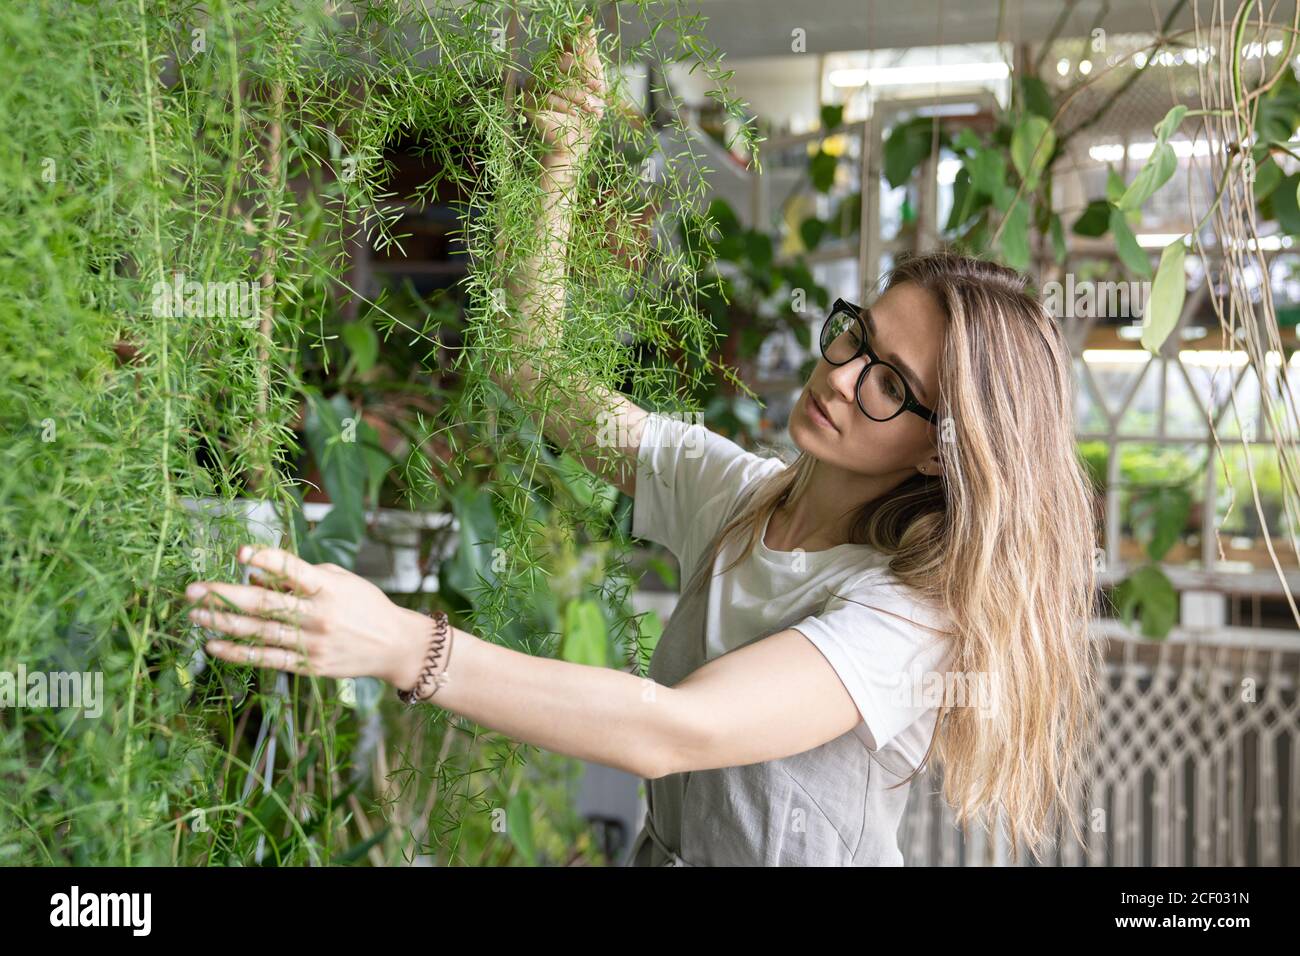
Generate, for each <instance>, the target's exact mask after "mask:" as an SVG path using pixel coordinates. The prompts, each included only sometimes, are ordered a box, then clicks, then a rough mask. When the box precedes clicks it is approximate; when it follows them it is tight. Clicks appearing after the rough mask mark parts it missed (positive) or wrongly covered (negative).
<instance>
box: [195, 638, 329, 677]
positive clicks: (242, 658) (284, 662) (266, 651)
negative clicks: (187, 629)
mask: <svg viewBox="0 0 1300 956" xmlns="http://www.w3.org/2000/svg"><path fill="white" fill-rule="evenodd" d="M206 649H207V652H208V653H209V654H211V655H212V656H213V657H216V658H219V659H221V660H223V661H230V663H232V664H253V665H257V666H260V667H273V668H275V669H276V670H280V671H289V672H291V673H294V674H307V675H313V674H315V671H314V670H313V669H312V666H311V663H310V662H309V661H308V660H307V658H306V657H304V656H303V655H302V654H299V653H298V652H297V651H288V650H283V649H281V648H278V647H255V646H253V645H251V644H234V643H231V642H230V641H208V643H207V645H206Z"/></svg>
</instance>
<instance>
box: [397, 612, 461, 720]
mask: <svg viewBox="0 0 1300 956" xmlns="http://www.w3.org/2000/svg"><path fill="white" fill-rule="evenodd" d="M430 617H432V618H433V624H434V627H433V640H431V641H430V642H429V656H428V658H427V659H426V660H425V664H424V668H423V669H422V670H421V671H420V677H419V679H418V680H416V682H415V686H414V687H412V688H411V689H410V690H401V689H400V688H399V689H398V691H397V697H398V699H399V700H401V702H402V703H403V704H410V705H412V706H414V705H415V704H418V703H419V702H420V701H422V700H428V699H429V698H430V697H432V696H433V695H434V694H436V693H438V691H439V690H441V689H442V685H443V684H445V683H447V680H448V677H447V665H448V664H450V663H451V622H450V621H448V620H447V613H446V612H445V611H435V612H434V613H433V614H431V615H430ZM444 648H446V651H447V653H446V655H443V654H442V651H443V649H444ZM439 657H442V667H441V669H439V667H438V659H439ZM430 678H432V679H433V685H434V686H433V691H432V692H431V693H429V694H428V695H427V696H426V695H424V694H421V693H420V690H421V688H423V687H424V685H425V684H426V683H428V681H429V679H430Z"/></svg>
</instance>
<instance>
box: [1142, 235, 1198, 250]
mask: <svg viewBox="0 0 1300 956" xmlns="http://www.w3.org/2000/svg"><path fill="white" fill-rule="evenodd" d="M1185 235H1187V233H1185V232H1139V233H1138V234H1137V241H1138V245H1139V246H1141V247H1142V248H1143V249H1163V248H1164V247H1165V246H1167V245H1169V243H1171V242H1173V241H1174V240H1175V239H1181V238H1183V236H1185Z"/></svg>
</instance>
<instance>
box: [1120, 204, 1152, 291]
mask: <svg viewBox="0 0 1300 956" xmlns="http://www.w3.org/2000/svg"><path fill="white" fill-rule="evenodd" d="M1110 232H1111V235H1113V236H1114V237H1115V251H1116V252H1118V253H1119V261H1120V262H1122V263H1124V266H1125V268H1127V269H1128V270H1129V271H1130V272H1132V273H1133V274H1134V275H1139V276H1141V277H1142V278H1144V279H1149V278H1151V260H1150V258H1149V257H1148V256H1147V253H1146V250H1145V249H1143V248H1142V247H1141V246H1139V245H1138V241H1137V237H1136V236H1134V235H1133V230H1132V229H1130V228H1129V226H1128V220H1127V219H1125V218H1124V213H1123V211H1122V210H1121V209H1120V208H1119V207H1118V206H1111V207H1110Z"/></svg>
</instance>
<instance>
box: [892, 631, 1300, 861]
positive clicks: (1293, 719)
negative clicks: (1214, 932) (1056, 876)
mask: <svg viewBox="0 0 1300 956" xmlns="http://www.w3.org/2000/svg"><path fill="white" fill-rule="evenodd" d="M1117 627H1118V626H1117V625H1113V624H1099V625H1098V630H1099V631H1100V632H1101V633H1100V634H1099V635H1098V638H1097V639H1099V640H1105V641H1106V642H1107V652H1106V657H1107V669H1108V682H1107V686H1106V689H1105V691H1104V692H1103V697H1102V701H1101V708H1102V713H1101V720H1100V721H1099V728H1100V739H1099V741H1098V747H1097V749H1096V751H1095V753H1094V755H1093V761H1092V763H1093V772H1092V775H1091V779H1090V782H1089V784H1088V793H1086V794H1085V795H1084V799H1083V805H1082V806H1081V808H1080V809H1081V810H1082V811H1083V820H1084V821H1085V823H1084V825H1085V827H1086V841H1085V843H1084V844H1080V843H1078V842H1077V841H1075V840H1073V839H1072V838H1068V839H1064V840H1062V841H1060V842H1058V844H1057V846H1056V847H1054V848H1053V849H1052V850H1051V852H1049V853H1048V854H1047V855H1046V857H1045V858H1044V860H1043V861H1042V864H1041V865H1049V866H1296V865H1297V864H1300V759H1297V746H1296V745H1297V740H1298V739H1300V700H1297V693H1296V688H1297V685H1298V683H1300V637H1297V636H1295V635H1292V634H1284V633H1281V632H1261V631H1244V630H1235V629H1232V630H1229V631H1225V632H1223V633H1221V634H1216V635H1214V636H1209V637H1205V638H1199V637H1197V636H1195V635H1189V634H1187V633H1182V634H1175V635H1173V636H1172V637H1171V638H1170V639H1169V640H1167V641H1164V642H1160V643H1152V642H1145V641H1137V640H1131V639H1126V638H1123V637H1121V636H1119V635H1118V633H1117ZM939 786H940V780H939V777H938V776H937V774H936V772H928V773H927V774H925V775H923V776H921V777H918V778H917V780H916V781H914V783H913V786H912V793H911V797H910V799H909V802H908V808H907V811H906V814H905V816H904V819H903V824H902V826H901V827H900V830H899V845H900V847H901V848H902V851H903V856H904V859H905V860H906V862H907V865H909V866H981V865H1007V864H1009V863H1010V862H1011V861H1010V860H1009V852H1008V846H1007V841H1006V839H1005V835H1004V834H1003V833H1001V832H997V833H994V834H992V835H990V834H988V833H986V832H975V833H972V834H970V835H969V837H967V836H964V835H963V834H962V832H961V831H960V830H959V829H958V828H957V827H956V826H955V823H954V820H953V815H952V812H951V810H950V809H949V808H948V806H947V804H946V803H945V802H944V801H943V800H942V799H941V797H940V796H939V794H938V790H939ZM1021 865H1040V864H1036V863H1034V862H1033V861H1032V860H1025V859H1022V860H1021Z"/></svg>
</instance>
